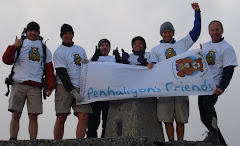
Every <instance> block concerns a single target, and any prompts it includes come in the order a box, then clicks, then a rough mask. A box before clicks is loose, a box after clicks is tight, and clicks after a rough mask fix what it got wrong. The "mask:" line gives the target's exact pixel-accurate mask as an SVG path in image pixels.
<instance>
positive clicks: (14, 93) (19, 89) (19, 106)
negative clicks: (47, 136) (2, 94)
mask: <svg viewBox="0 0 240 146" xmlns="http://www.w3.org/2000/svg"><path fill="white" fill-rule="evenodd" d="M26 99H27V109H28V114H42V92H41V88H40V87H36V86H32V85H26V84H19V83H16V84H13V85H12V87H11V93H10V98H9V101H8V103H9V105H8V110H9V111H11V112H13V111H16V112H22V110H23V107H24V104H25V100H26Z"/></svg>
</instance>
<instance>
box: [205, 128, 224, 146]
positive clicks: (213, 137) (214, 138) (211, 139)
mask: <svg viewBox="0 0 240 146" xmlns="http://www.w3.org/2000/svg"><path fill="white" fill-rule="evenodd" d="M203 142H205V143H211V144H214V145H220V141H219V138H218V133H217V132H213V131H209V133H208V136H207V137H206V138H205V139H204V140H203Z"/></svg>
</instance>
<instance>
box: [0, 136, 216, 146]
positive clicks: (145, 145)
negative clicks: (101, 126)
mask: <svg viewBox="0 0 240 146" xmlns="http://www.w3.org/2000/svg"><path fill="white" fill-rule="evenodd" d="M48 145H49V146H73V145H74V146H213V145H212V144H206V143H203V142H191V141H181V142H176V141H174V142H163V141H159V140H154V139H151V138H148V137H118V138H83V139H66V140H46V139H38V140H17V141H0V146H48Z"/></svg>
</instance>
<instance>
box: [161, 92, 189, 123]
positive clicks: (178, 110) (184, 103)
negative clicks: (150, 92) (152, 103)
mask: <svg viewBox="0 0 240 146" xmlns="http://www.w3.org/2000/svg"><path fill="white" fill-rule="evenodd" d="M157 115H158V120H159V121H160V122H168V123H173V121H174V119H175V121H176V123H188V117H189V99H188V96H174V97H159V99H158V104H157Z"/></svg>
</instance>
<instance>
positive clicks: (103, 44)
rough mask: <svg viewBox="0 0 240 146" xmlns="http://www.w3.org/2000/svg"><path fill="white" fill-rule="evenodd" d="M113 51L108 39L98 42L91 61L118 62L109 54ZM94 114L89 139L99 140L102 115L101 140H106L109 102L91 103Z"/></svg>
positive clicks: (90, 122)
mask: <svg viewBox="0 0 240 146" xmlns="http://www.w3.org/2000/svg"><path fill="white" fill-rule="evenodd" d="M110 50H111V43H110V41H109V40H108V39H101V40H100V41H99V42H98V46H97V48H96V50H95V53H94V55H93V56H92V58H90V59H89V60H91V61H98V62H117V61H116V60H117V59H115V58H114V57H113V56H109V52H110ZM115 57H116V56H115ZM90 105H91V107H92V110H93V114H89V118H88V131H87V137H88V138H98V136H97V129H98V126H99V124H100V121H101V119H100V115H101V113H102V134H101V138H104V135H105V129H106V123H107V115H108V108H109V101H97V102H93V103H90Z"/></svg>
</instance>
